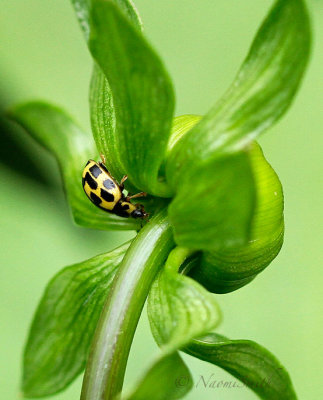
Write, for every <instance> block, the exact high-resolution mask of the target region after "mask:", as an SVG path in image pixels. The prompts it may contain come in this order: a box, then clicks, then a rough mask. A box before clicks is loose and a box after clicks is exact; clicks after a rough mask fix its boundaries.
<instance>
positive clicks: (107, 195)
mask: <svg viewBox="0 0 323 400" xmlns="http://www.w3.org/2000/svg"><path fill="white" fill-rule="evenodd" d="M101 159H102V162H99V163H97V162H95V161H93V160H89V161H88V162H87V164H86V166H85V168H84V171H83V174H82V185H83V189H84V192H85V193H86V195H87V197H88V198H89V199H90V200H91V201H92V203H94V204H95V205H96V206H97V207H99V208H101V209H102V210H104V211H107V212H109V213H112V214H116V215H118V216H119V217H126V218H127V217H132V218H146V217H148V214H147V213H146V212H145V210H144V207H143V206H142V205H141V204H132V203H130V199H134V198H136V197H142V196H146V193H144V192H140V193H137V194H135V195H133V196H125V195H124V194H123V190H124V185H123V183H124V182H125V180H126V179H127V175H125V176H124V177H123V178H122V180H121V182H120V184H119V183H118V182H117V181H116V180H115V179H114V178H113V177H112V176H111V174H110V172H109V171H108V169H107V167H106V166H105V165H104V164H105V158H104V156H103V155H101Z"/></svg>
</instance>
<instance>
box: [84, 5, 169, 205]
mask: <svg viewBox="0 0 323 400" xmlns="http://www.w3.org/2000/svg"><path fill="white" fill-rule="evenodd" d="M90 16H91V23H90V39H89V48H90V51H91V53H92V56H93V58H94V59H95V61H96V62H97V64H98V65H99V66H100V68H101V69H102V71H103V72H104V74H105V76H106V78H107V80H108V82H109V86H110V88H111V94H112V97H113V105H114V111H115V124H116V126H115V128H116V129H113V132H111V131H112V129H110V128H108V129H109V131H108V134H107V135H106V139H102V138H101V146H102V147H103V146H104V147H105V145H104V140H106V141H107V140H108V139H109V138H111V136H112V135H114V139H113V140H112V148H113V149H114V150H113V151H115V152H117V155H116V158H118V159H119V161H120V163H121V164H122V169H123V172H124V173H126V174H127V175H128V176H129V179H130V181H131V183H133V184H134V185H135V186H136V187H138V188H140V189H141V190H144V191H146V192H149V193H151V194H154V195H158V196H164V197H168V196H170V191H169V188H168V186H167V185H166V184H165V183H163V182H160V181H159V179H158V172H159V168H160V165H161V163H162V160H163V158H164V154H165V151H166V147H167V141H168V137H169V135H170V128H171V121H172V116H173V110H174V94H173V88H172V84H171V81H170V79H169V77H168V74H167V72H166V70H165V68H164V66H163V64H162V62H161V61H160V59H159V57H158V56H157V54H156V53H155V52H154V51H153V49H152V48H151V47H150V45H149V44H148V43H147V42H146V40H145V39H144V37H143V36H142V34H141V32H140V31H139V30H138V29H137V28H136V27H134V26H133V24H132V23H131V22H129V20H128V18H126V17H125V16H124V15H123V13H122V12H121V11H119V9H118V8H117V7H116V6H115V4H113V3H112V2H110V1H106V0H93V2H92V9H91V13H90ZM111 94H108V97H109V101H111V100H110V99H111ZM102 134H103V135H104V131H103V133H102ZM109 142H110V140H109ZM109 151H110V150H109V149H108V146H106V148H105V152H104V153H107V154H109ZM119 169H121V168H119Z"/></svg>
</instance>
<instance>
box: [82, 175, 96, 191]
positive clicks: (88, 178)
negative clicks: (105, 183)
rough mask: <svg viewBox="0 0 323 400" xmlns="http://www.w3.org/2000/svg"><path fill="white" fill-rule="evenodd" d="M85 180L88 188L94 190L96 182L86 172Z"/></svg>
mask: <svg viewBox="0 0 323 400" xmlns="http://www.w3.org/2000/svg"><path fill="white" fill-rule="evenodd" d="M85 182H87V183H88V185H89V186H90V188H91V189H93V190H95V189H96V188H97V187H98V184H97V183H96V182H95V180H94V179H93V178H92V176H91V175H90V174H89V173H88V172H87V173H86V175H85Z"/></svg>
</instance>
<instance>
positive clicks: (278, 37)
mask: <svg viewBox="0 0 323 400" xmlns="http://www.w3.org/2000/svg"><path fill="white" fill-rule="evenodd" d="M310 36H311V35H310V23H309V18H308V15H307V11H306V8H305V5H304V3H303V1H302V0H278V1H276V2H275V4H274V6H273V8H272V9H271V11H270V13H269V15H268V16H267V18H266V19H265V21H264V23H263V24H262V26H261V28H260V30H259V32H258V33H257V36H256V38H255V40H254V42H253V44H252V46H251V49H250V51H249V54H248V56H247V58H246V60H245V61H244V63H243V65H242V67H241V68H240V71H239V73H238V75H237V77H236V79H235V80H234V82H233V84H232V85H231V87H230V88H229V90H228V91H227V92H226V94H225V95H224V96H223V98H222V99H220V101H218V103H217V104H216V105H215V106H214V107H213V108H212V109H211V110H210V111H209V112H208V114H207V115H206V116H205V117H204V118H203V119H202V120H201V121H200V122H199V123H198V124H197V125H196V126H195V127H194V128H193V129H192V130H191V131H190V132H189V133H188V134H186V135H185V137H184V138H183V140H181V142H180V143H178V145H177V146H175V147H174V149H173V151H172V154H171V157H170V158H169V160H168V163H167V167H166V176H167V180H168V182H169V183H170V184H171V185H172V187H173V188H174V190H176V187H177V185H178V183H179V182H180V180H181V179H182V176H183V175H184V173H185V174H186V171H187V170H189V169H191V168H192V166H193V167H195V166H196V165H200V164H201V163H202V162H204V161H206V160H209V159H210V158H215V157H220V156H222V155H223V154H227V153H234V152H236V151H239V150H240V149H242V148H244V147H245V146H246V145H247V144H248V143H249V142H250V141H252V140H254V139H255V138H256V137H257V136H258V135H259V134H260V133H262V132H263V131H264V130H266V129H267V128H269V127H270V126H272V125H273V124H274V123H275V122H276V121H277V120H278V119H279V118H280V117H281V116H282V115H283V114H284V113H285V111H286V110H287V108H288V107H289V105H290V104H291V102H292V99H293V98H294V95H295V93H296V92H297V89H298V87H299V84H300V81H301V78H302V76H303V73H304V71H305V68H306V65H307V62H308V58H309V53H310Z"/></svg>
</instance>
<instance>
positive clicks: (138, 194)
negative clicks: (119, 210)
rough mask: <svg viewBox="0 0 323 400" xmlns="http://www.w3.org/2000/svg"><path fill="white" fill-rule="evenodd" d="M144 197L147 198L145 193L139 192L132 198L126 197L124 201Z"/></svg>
mask: <svg viewBox="0 0 323 400" xmlns="http://www.w3.org/2000/svg"><path fill="white" fill-rule="evenodd" d="M145 196H147V193H146V192H140V193H137V194H133V195H132V196H127V197H126V200H127V201H129V200H131V199H136V198H137V197H145Z"/></svg>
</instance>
